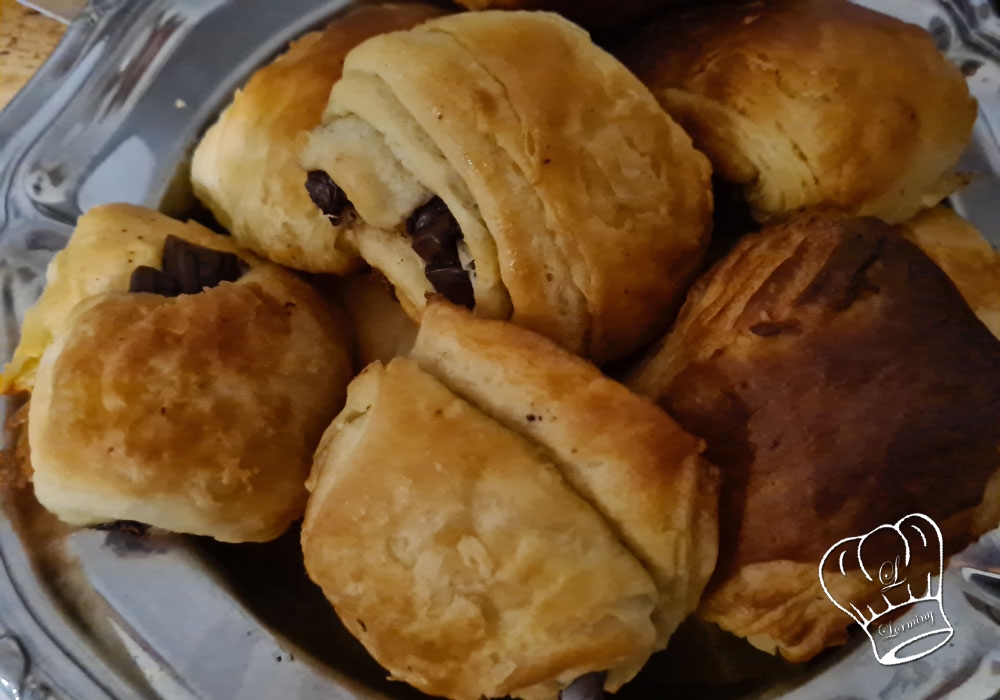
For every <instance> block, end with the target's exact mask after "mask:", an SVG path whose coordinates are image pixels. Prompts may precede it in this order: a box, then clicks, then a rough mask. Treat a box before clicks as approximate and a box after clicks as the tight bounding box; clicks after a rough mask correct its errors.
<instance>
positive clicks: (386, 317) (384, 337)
mask: <svg viewBox="0 0 1000 700" xmlns="http://www.w3.org/2000/svg"><path fill="white" fill-rule="evenodd" d="M337 291H338V297H339V298H340V299H341V301H342V303H343V305H344V309H345V310H346V311H347V315H348V317H349V318H350V320H351V325H352V326H353V328H354V341H355V348H356V353H357V364H358V368H359V369H361V368H364V367H367V366H368V365H370V364H371V363H372V362H375V361H376V360H378V361H379V362H382V363H383V364H385V363H388V362H389V360H391V359H392V358H394V357H399V356H400V355H406V354H407V353H408V352H409V351H410V348H412V347H413V341H414V339H416V337H417V324H416V323H414V322H413V319H411V318H410V317H409V316H407V315H406V312H405V311H403V307H402V306H401V305H400V303H399V301H398V300H397V299H396V295H395V292H393V289H392V285H391V284H389V280H387V279H386V278H385V276H384V275H383V274H382V273H380V272H378V271H376V270H365V271H360V272H355V273H353V274H350V275H347V276H346V277H344V278H343V279H341V280H340V281H339V283H338V285H337Z"/></svg>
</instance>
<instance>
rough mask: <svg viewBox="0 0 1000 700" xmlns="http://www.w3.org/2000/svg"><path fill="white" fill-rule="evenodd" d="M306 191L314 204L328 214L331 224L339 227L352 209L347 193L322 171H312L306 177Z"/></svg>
mask: <svg viewBox="0 0 1000 700" xmlns="http://www.w3.org/2000/svg"><path fill="white" fill-rule="evenodd" d="M306 191H307V192H308V193H309V199H311V200H312V202H313V204H315V205H316V206H317V207H319V210H320V211H321V212H323V213H324V214H326V215H327V216H328V217H329V219H330V223H331V224H333V225H334V226H339V225H340V222H341V220H342V218H343V216H344V212H345V211H347V208H348V207H351V206H352V205H351V200H349V199H348V198H347V193H346V192H344V190H342V189H340V186H339V185H337V183H336V182H334V181H333V179H332V178H331V177H330V176H329V175H327V174H326V173H325V172H323V171H322V170H310V171H309V173H308V175H306Z"/></svg>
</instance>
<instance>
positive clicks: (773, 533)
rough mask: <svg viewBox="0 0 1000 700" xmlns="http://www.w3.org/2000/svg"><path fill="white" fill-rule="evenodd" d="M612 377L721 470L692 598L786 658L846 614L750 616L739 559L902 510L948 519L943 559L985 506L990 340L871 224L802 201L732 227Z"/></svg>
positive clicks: (781, 552) (980, 526)
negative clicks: (674, 315) (622, 376)
mask: <svg viewBox="0 0 1000 700" xmlns="http://www.w3.org/2000/svg"><path fill="white" fill-rule="evenodd" d="M629 384H630V386H631V387H632V388H633V389H635V390H636V391H638V392H640V393H643V394H646V395H648V396H651V397H653V398H655V399H656V400H657V401H658V403H660V404H661V405H662V406H663V407H664V408H666V409H667V410H668V412H670V414H671V415H672V416H673V417H674V418H676V419H677V420H678V421H679V422H680V424H681V425H682V426H684V427H685V428H686V429H687V430H690V431H691V432H693V433H695V434H697V435H700V436H701V437H704V438H705V439H706V441H707V443H708V449H707V451H706V457H707V458H708V459H710V460H711V461H712V462H714V463H715V464H718V465H719V467H720V468H721V470H722V473H723V489H722V498H721V503H720V556H719V566H718V568H717V570H716V573H715V577H714V579H713V582H712V583H711V584H710V586H709V592H708V594H707V596H706V603H705V609H706V610H709V611H710V613H709V614H710V615H711V619H713V620H715V621H717V622H719V624H720V625H722V626H724V627H725V628H726V629H731V630H733V631H735V632H737V633H740V634H747V635H752V636H754V637H756V641H755V644H758V645H759V646H762V647H765V648H768V649H769V650H774V649H778V650H780V651H781V653H782V654H784V655H786V656H788V658H793V659H795V660H799V661H801V660H805V659H807V658H809V657H810V656H812V655H814V654H816V653H818V652H819V651H820V650H821V649H822V647H823V645H824V644H828V643H832V642H834V641H836V640H837V638H838V636H839V633H837V631H836V630H835V629H834V626H831V625H834V622H835V619H840V621H841V628H843V627H846V626H847V624H848V623H849V622H850V619H849V618H848V617H847V616H846V615H841V617H840V618H835V619H829V620H828V619H827V618H825V617H822V619H821V618H820V617H817V618H815V619H812V618H805V619H800V618H787V619H785V620H784V621H783V622H774V620H775V619H776V618H772V617H771V616H769V615H768V616H766V619H765V617H764V612H763V611H764V610H766V609H768V606H769V605H770V604H771V603H773V602H774V599H773V598H771V597H768V596H770V594H769V593H768V592H767V591H766V590H764V587H763V586H760V587H758V588H757V589H751V588H749V587H745V588H740V586H741V585H743V584H741V583H739V581H744V578H745V577H746V576H750V575H751V574H750V573H748V572H752V571H761V570H763V571H767V569H766V568H765V569H760V568H759V567H767V566H768V565H770V564H773V563H775V562H797V563H800V564H809V565H810V567H814V566H815V565H816V563H818V562H819V561H820V559H821V558H822V555H823V553H824V552H825V551H826V549H827V548H829V547H830V546H832V545H833V544H834V543H835V542H837V541H839V540H840V539H842V538H844V537H851V536H856V535H860V534H864V533H865V532H868V531H870V530H872V529H874V528H875V527H877V526H879V525H881V524H883V523H885V522H893V521H895V520H897V519H899V518H901V517H903V516H904V515H907V514H909V513H912V512H921V513H924V514H926V515H927V516H929V517H931V518H932V519H934V520H935V521H936V522H938V523H939V524H942V525H943V523H945V522H946V521H948V520H949V519H950V518H956V519H958V520H959V521H961V523H962V525H961V527H958V526H956V529H955V530H954V532H953V533H952V536H951V539H946V551H945V554H946V555H948V554H950V553H954V552H956V551H959V550H960V549H961V548H963V547H964V546H965V545H966V544H968V543H969V542H971V541H972V540H974V539H975V537H977V536H978V535H979V534H981V533H982V532H984V531H985V529H989V528H990V527H994V526H995V525H996V519H997V514H996V512H995V507H996V505H995V503H996V499H995V495H996V493H995V492H996V490H995V488H994V489H993V494H994V495H993V497H992V498H993V501H994V505H992V506H990V508H993V509H994V512H992V513H990V512H988V511H989V508H987V510H986V511H981V512H979V511H977V510H976V509H977V508H978V507H979V506H980V504H981V503H984V502H985V501H984V492H985V491H987V484H988V482H989V480H990V478H991V477H992V476H993V474H994V473H995V472H996V470H997V468H998V466H1000V453H998V448H1000V436H998V434H997V431H996V421H997V416H998V415H1000V342H998V341H997V339H996V338H994V337H993V336H992V335H991V334H990V333H989V331H988V330H987V328H986V327H985V326H984V325H983V324H982V323H981V322H979V320H978V319H977V318H976V317H975V315H974V314H973V313H972V311H971V310H970V309H969V308H968V306H967V304H966V303H965V301H964V300H963V299H962V297H961V296H960V294H959V293H958V290H957V289H956V288H955V285H954V284H953V283H952V282H951V281H950V280H949V279H948V278H947V276H946V275H945V274H944V272H942V270H941V269H940V268H938V267H937V266H936V265H934V264H933V262H932V261H931V260H930V259H929V258H927V256H926V255H925V254H924V253H922V252H921V251H920V250H919V249H918V248H917V247H916V246H915V245H913V244H912V243H910V242H909V241H907V240H906V239H905V238H904V237H903V236H902V235H901V232H900V230H899V229H898V228H892V227H889V226H887V225H886V224H884V223H883V222H880V221H878V220H875V219H851V218H846V217H843V216H839V215H827V214H822V213H811V214H804V215H801V216H798V217H795V218H793V219H791V220H789V221H788V222H786V223H784V224H782V225H778V226H773V227H769V228H766V229H765V231H764V232H762V233H760V234H755V235H751V236H748V237H746V238H744V239H743V240H742V241H741V242H740V243H739V244H738V245H737V247H736V249H735V250H734V251H733V252H732V253H731V254H730V255H729V256H728V257H727V258H725V259H724V260H723V261H722V262H720V263H719V264H718V265H717V266H716V267H715V268H713V270H712V271H711V272H710V273H709V274H707V275H706V276H705V277H703V278H702V279H701V280H699V281H698V282H697V283H696V285H695V287H694V288H693V289H692V291H691V293H690V295H689V297H688V301H687V303H686V304H685V307H684V309H682V311H681V314H680V316H679V318H678V321H677V323H676V325H675V327H674V329H673V330H672V332H671V333H670V334H669V335H668V336H667V337H666V339H665V341H664V343H663V344H662V345H661V347H660V348H659V349H658V350H657V351H656V352H655V353H654V354H653V355H652V356H651V357H650V358H648V359H647V360H646V361H645V362H644V363H643V364H642V365H641V366H640V368H639V369H638V370H637V371H636V372H635V373H634V374H633V376H632V377H631V378H630V381H629ZM954 474H962V478H961V479H960V480H956V479H955V478H954ZM986 500H989V499H986ZM873 504H875V505H873ZM970 513H971V514H972V515H968V514H970ZM984 513H985V514H984ZM963 514H966V515H963ZM946 536H947V532H946ZM748 567H757V568H756V569H750V568H748ZM779 570H780V567H779ZM755 580H758V581H762V580H763V577H762V576H758V577H756V579H755ZM744 583H745V581H744ZM781 585H784V584H781V583H780V580H778V581H769V583H768V586H769V587H770V588H772V589H774V588H780V587H781ZM789 585H791V584H789ZM757 595H759V596H762V597H763V598H762V600H763V601H765V602H760V603H758V604H755V605H756V607H755V606H754V605H751V604H750V602H749V601H751V599H752V598H753V597H754V596H757ZM766 601H770V602H766ZM751 609H753V610H755V611H756V612H755V613H753V615H750V614H748V611H749V610H751ZM831 609H834V610H835V608H831ZM837 612H839V611H837ZM803 614H804V615H812V614H813V612H809V611H806V612H803ZM817 614H818V613H817ZM767 620H772V622H773V623H774V624H773V626H772V625H771V623H768V622H767ZM811 622H815V623H816V625H817V626H816V628H815V630H814V632H815V635H816V636H815V637H811V638H809V639H807V638H805V637H804V636H803V634H804V630H806V628H808V626H809V624H810V623H811ZM757 623H760V624H759V625H758V624H757ZM763 635H772V636H770V637H768V638H766V639H765V637H764V636H763Z"/></svg>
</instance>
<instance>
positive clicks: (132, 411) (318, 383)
mask: <svg viewBox="0 0 1000 700" xmlns="http://www.w3.org/2000/svg"><path fill="white" fill-rule="evenodd" d="M351 376H352V367H351V345H350V338H349V335H348V334H347V333H346V332H345V331H344V330H343V329H342V327H341V321H340V320H339V319H338V318H337V315H336V314H335V311H334V309H333V308H331V307H330V305H329V304H328V302H326V301H325V300H324V299H323V298H322V297H321V296H320V295H319V294H318V293H317V292H316V291H315V290H313V289H312V288H311V287H310V286H309V285H307V284H306V283H305V282H303V281H301V280H300V279H299V278H298V277H296V276H295V275H294V274H292V273H290V272H288V271H286V270H284V269H282V268H279V267H278V266H276V265H273V264H271V263H267V262H264V261H262V260H260V259H258V258H256V257H254V256H253V255H252V254H250V253H247V252H245V251H242V250H240V249H238V248H237V247H236V246H235V245H234V243H233V242H232V240H231V239H230V238H228V237H225V236H218V235H216V234H214V233H212V232H211V231H209V230H207V229H205V228H203V227H201V226H199V225H197V224H194V223H186V224H185V223H181V222H179V221H174V220H172V219H169V218H168V217H166V216H163V215H162V214H159V213H157V212H154V211H150V210H147V209H143V208H140V207H133V206H129V205H121V204H118V205H106V206H101V207H96V208H94V209H91V210H90V211H89V212H88V213H86V214H85V215H84V216H82V217H81V218H80V220H79V222H78V224H77V228H76V230H75V231H74V233H73V236H72V237H71V238H70V241H69V244H68V245H67V247H66V248H65V249H64V250H63V251H61V252H60V253H58V254H57V255H56V257H55V259H54V260H53V261H52V264H51V265H50V267H49V272H48V283H47V286H46V288H45V291H44V293H43V294H42V297H41V299H40V300H39V301H38V303H37V304H36V306H35V307H33V308H32V309H31V310H30V311H29V312H28V313H27V315H26V318H25V321H24V328H23V334H22V339H21V344H20V345H19V347H18V349H17V352H16V354H15V357H14V360H13V361H12V362H11V364H9V365H8V366H7V369H6V371H5V373H4V386H5V389H6V390H7V391H8V392H10V391H25V390H26V391H30V392H31V399H30V409H29V413H28V440H29V446H30V450H31V467H32V469H33V475H32V479H33V483H34V490H35V495H36V496H37V498H38V500H39V502H40V503H41V504H42V505H43V506H45V507H46V508H47V509H48V510H50V511H52V512H53V513H54V514H55V515H57V516H58V517H59V518H60V519H61V520H63V521H65V522H67V523H69V524H72V525H97V524H101V523H105V522H109V521H116V520H133V521H138V522H142V523H146V524H149V525H153V526H157V527H161V528H165V529H168V530H174V531H177V532H186V533H193V534H198V535H208V536H211V537H214V538H216V539H219V540H223V541H230V542H233V541H235V542H239V541H261V540H267V539H271V538H274V537H277V536H278V535H280V534H281V533H282V532H283V531H284V530H285V529H286V528H287V527H288V525H289V524H290V523H291V522H292V521H293V520H294V519H296V518H298V517H300V516H301V515H302V512H303V509H304V507H305V501H306V495H307V494H306V491H305V487H304V482H305V479H306V476H307V475H308V471H309V466H310V464H311V457H312V452H313V450H314V449H315V446H316V445H317V444H318V442H319V438H320V436H321V434H322V432H323V429H324V428H325V427H326V425H327V424H328V423H329V421H330V420H331V418H332V417H333V416H334V415H336V413H337V411H338V410H339V409H340V407H341V406H342V404H343V398H344V393H345V389H346V385H347V383H348V381H349V380H350V377H351Z"/></svg>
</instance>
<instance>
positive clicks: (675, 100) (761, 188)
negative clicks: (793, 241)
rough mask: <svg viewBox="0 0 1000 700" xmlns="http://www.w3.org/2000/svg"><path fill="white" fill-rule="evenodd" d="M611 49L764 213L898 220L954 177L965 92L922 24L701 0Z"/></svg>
mask: <svg viewBox="0 0 1000 700" xmlns="http://www.w3.org/2000/svg"><path fill="white" fill-rule="evenodd" d="M619 54H620V55H621V56H622V59H623V60H624V61H625V63H626V65H628V66H629V67H630V68H632V69H633V70H634V71H635V72H636V74H637V75H638V76H639V77H640V78H641V79H642V80H643V82H645V83H646V85H648V86H649V87H650V89H651V90H652V91H653V93H654V94H655V95H656V96H657V98H658V99H659V100H660V101H661V103H662V104H663V106H664V107H665V108H666V110H667V111H668V112H670V114H671V115H672V116H673V117H674V118H675V119H677V121H678V122H680V124H681V125H682V126H683V127H684V128H685V129H686V130H687V131H688V133H689V134H691V136H692V138H693V139H694V143H695V146H696V147H697V148H698V149H700V150H702V151H704V152H705V153H706V154H707V155H708V157H709V158H710V159H711V161H712V166H713V168H714V169H715V172H716V173H717V174H718V175H719V176H720V177H722V178H724V179H725V180H728V181H731V182H734V183H738V184H740V185H742V186H743V189H744V192H745V195H746V198H747V200H748V201H749V204H750V205H751V207H752V208H753V210H754V213H755V215H756V216H757V217H758V218H759V219H761V220H766V219H768V218H771V217H773V216H775V215H778V214H781V213H784V212H791V211H795V210H797V209H800V208H804V207H819V206H826V207H834V208H838V209H841V210H844V211H847V212H851V213H856V214H862V215H873V216H878V217H881V218H883V219H886V220H889V221H892V222H899V221H903V220H904V219H907V218H909V217H910V216H913V215H914V214H916V213H917V211H919V210H920V209H921V208H923V207H927V206H932V205H934V204H936V203H937V202H939V201H941V200H942V199H943V198H944V197H945V196H947V195H948V194H950V193H951V192H952V191H954V190H955V189H957V188H958V187H960V186H961V185H962V184H964V182H965V179H964V178H963V177H962V176H959V175H957V174H956V173H955V172H954V170H953V169H954V167H955V164H956V163H957V162H958V158H959V156H960V154H961V153H962V151H963V149H964V148H965V145H966V143H967V142H968V140H969V137H970V136H971V134H972V125H973V122H974V121H975V119H976V101H975V100H974V99H973V98H972V97H971V96H970V95H969V89H968V86H967V85H966V82H965V78H964V77H963V75H962V73H961V71H960V70H959V69H958V67H957V66H955V65H953V64H952V63H950V62H949V61H948V60H947V59H946V58H945V57H944V56H943V55H942V54H941V53H940V52H939V51H938V50H937V48H936V47H935V45H934V42H933V40H932V39H931V36H930V35H929V34H928V33H927V32H926V31H925V30H924V29H922V28H920V27H917V26H915V25H912V24H907V23H906V22H903V21H901V20H899V19H896V18H893V17H889V16H886V15H883V14H880V13H878V12H875V11H873V10H869V9H867V8H865V7H861V6H859V5H856V4H854V3H852V2H849V1H848V0H755V1H754V2H737V3H728V4H727V3H711V4H709V3H704V4H703V5H702V6H699V7H698V8H697V9H693V10H689V11H683V12H677V13H672V14H667V15H664V16H663V17H662V18H661V19H659V20H657V21H654V22H653V23H651V24H649V25H648V26H646V27H645V28H644V29H642V30H641V31H639V32H638V33H637V34H636V35H635V36H631V37H629V38H628V39H627V40H626V41H625V42H624V43H623V45H622V48H621V51H620V52H619Z"/></svg>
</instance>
